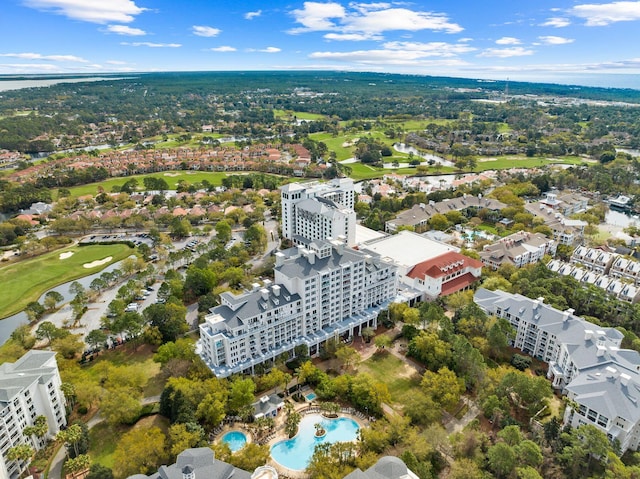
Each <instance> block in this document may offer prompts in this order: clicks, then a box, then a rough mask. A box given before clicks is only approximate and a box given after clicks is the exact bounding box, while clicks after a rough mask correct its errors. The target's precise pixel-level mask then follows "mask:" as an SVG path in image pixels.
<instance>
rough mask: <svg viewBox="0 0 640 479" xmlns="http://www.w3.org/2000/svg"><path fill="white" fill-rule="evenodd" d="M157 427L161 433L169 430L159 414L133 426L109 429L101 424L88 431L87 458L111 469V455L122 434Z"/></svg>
mask: <svg viewBox="0 0 640 479" xmlns="http://www.w3.org/2000/svg"><path fill="white" fill-rule="evenodd" d="M153 426H155V427H158V428H159V429H160V430H161V431H162V432H163V433H165V434H166V433H167V430H168V429H169V420H168V419H167V418H165V417H163V416H160V415H159V414H155V415H153V416H149V417H145V418H143V419H141V420H140V421H138V422H137V423H136V424H135V425H133V426H116V427H111V426H109V425H108V424H107V423H106V422H101V423H99V424H97V425H96V426H95V427H93V428H91V430H90V431H89V451H88V453H89V456H91V462H93V463H95V462H97V463H98V464H101V465H103V466H105V467H108V468H113V453H114V452H115V451H116V447H117V446H118V441H119V440H120V438H121V437H122V436H123V434H125V433H127V432H129V431H130V430H132V429H134V428H139V427H145V428H150V427H153Z"/></svg>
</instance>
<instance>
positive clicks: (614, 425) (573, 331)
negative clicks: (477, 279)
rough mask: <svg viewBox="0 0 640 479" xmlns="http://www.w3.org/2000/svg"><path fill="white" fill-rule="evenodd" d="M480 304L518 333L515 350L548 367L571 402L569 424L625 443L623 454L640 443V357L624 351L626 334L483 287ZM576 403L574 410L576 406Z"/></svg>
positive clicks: (477, 299)
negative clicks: (623, 340) (540, 361)
mask: <svg viewBox="0 0 640 479" xmlns="http://www.w3.org/2000/svg"><path fill="white" fill-rule="evenodd" d="M474 300H475V302H476V303H477V304H478V305H479V306H480V307H481V308H482V309H483V310H485V311H486V312H487V313H488V314H492V315H495V316H498V317H501V318H506V319H507V320H508V321H509V322H510V323H511V325H512V326H513V327H514V328H515V329H516V331H517V334H516V338H515V340H514V344H513V345H514V346H515V347H516V348H518V349H520V350H521V351H523V352H525V353H527V354H529V355H531V356H535V357H537V358H539V359H541V360H543V361H545V362H546V363H548V364H549V371H548V373H547V377H548V378H549V379H550V380H551V381H552V385H553V387H554V388H556V389H559V390H562V391H563V393H564V394H566V395H567V397H568V398H569V399H571V402H569V403H568V407H567V408H566V410H565V416H564V422H565V424H569V425H571V427H578V426H580V425H582V424H591V425H593V426H595V427H597V428H598V429H600V430H601V431H604V432H605V434H607V437H608V438H609V440H610V441H614V440H617V441H619V443H620V451H621V452H622V453H624V452H625V451H626V450H627V449H631V450H634V451H635V450H637V449H638V446H639V445H640V405H639V403H638V401H639V400H640V354H639V353H638V352H637V351H633V350H630V349H621V348H620V345H621V343H622V339H623V335H622V333H621V332H620V331H618V330H616V329H614V328H605V327H602V326H598V325H597V324H593V323H590V322H588V321H585V320H584V319H582V318H580V317H577V316H574V315H573V311H572V310H567V311H559V310H557V309H555V308H553V307H551V306H549V305H547V304H545V303H544V302H543V300H542V298H539V299H537V300H533V299H530V298H527V297H525V296H522V295H519V294H511V293H506V292H504V291H489V290H487V289H484V288H481V289H479V290H478V291H477V292H476V295H475V297H474ZM572 404H575V406H572Z"/></svg>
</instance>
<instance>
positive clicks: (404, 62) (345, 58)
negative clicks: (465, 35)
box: [309, 41, 476, 69]
mask: <svg viewBox="0 0 640 479" xmlns="http://www.w3.org/2000/svg"><path fill="white" fill-rule="evenodd" d="M475 50H476V49H475V48H474V47H472V46H470V45H468V44H465V43H446V42H428V43H422V42H399V41H393V42H387V43H384V44H383V45H382V48H379V49H371V50H355V51H349V52H330V51H325V52H314V53H312V54H311V55H309V58H312V59H316V60H326V61H334V62H336V61H337V62H344V63H352V64H354V65H360V66H361V67H366V68H367V69H371V68H374V69H380V67H384V66H392V67H402V68H407V67H408V68H413V67H418V68H423V67H436V66H440V67H456V66H460V65H466V64H467V63H466V62H465V61H463V60H461V59H459V58H456V57H457V56H458V55H460V54H463V53H469V52H471V51H475Z"/></svg>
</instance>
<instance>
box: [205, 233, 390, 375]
mask: <svg viewBox="0 0 640 479" xmlns="http://www.w3.org/2000/svg"><path fill="white" fill-rule="evenodd" d="M274 279H275V284H271V283H270V282H269V281H265V283H264V284H263V285H257V284H256V285H255V286H254V288H253V290H252V291H250V292H247V293H244V294H240V295H234V294H232V293H229V292H226V293H223V294H221V295H220V302H221V304H220V306H217V307H215V308H213V309H212V312H211V314H209V315H207V316H206V318H205V322H204V323H203V324H201V325H200V343H199V348H198V351H199V354H200V356H201V357H202V359H203V360H204V361H205V362H206V364H207V365H208V366H209V367H210V368H211V370H212V371H213V372H214V374H215V375H216V376H218V377H227V376H230V375H231V374H234V373H253V372H254V367H255V366H256V365H258V364H262V363H268V362H269V361H272V360H274V359H275V358H276V357H277V356H279V355H281V354H283V353H287V354H288V356H289V357H293V355H294V354H295V352H294V348H295V347H296V346H301V345H305V346H307V347H308V348H309V354H310V355H314V354H317V353H318V352H319V349H320V346H321V344H322V343H323V342H325V341H326V340H328V339H331V338H345V339H346V338H350V337H353V336H354V335H359V334H361V332H362V329H363V328H365V327H373V328H375V327H377V317H378V314H379V313H380V311H382V310H383V309H386V308H387V306H388V305H389V303H390V302H391V301H392V300H393V298H394V297H395V295H396V280H397V277H396V267H395V266H394V265H392V264H391V263H389V262H386V261H383V260H382V259H381V258H380V257H379V256H378V255H372V254H365V253H363V252H360V251H356V250H353V249H350V248H348V247H346V246H345V245H344V243H343V242H341V241H335V240H334V241H324V240H317V241H310V242H308V243H307V245H306V246H305V247H303V246H297V247H294V248H291V249H288V250H285V251H282V252H278V253H276V267H275V278H274Z"/></svg>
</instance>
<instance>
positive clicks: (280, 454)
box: [271, 414, 360, 471]
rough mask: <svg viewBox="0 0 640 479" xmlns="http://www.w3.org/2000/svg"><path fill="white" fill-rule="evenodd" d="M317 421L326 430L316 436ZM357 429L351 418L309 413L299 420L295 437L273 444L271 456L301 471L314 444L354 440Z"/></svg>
mask: <svg viewBox="0 0 640 479" xmlns="http://www.w3.org/2000/svg"><path fill="white" fill-rule="evenodd" d="M317 423H320V424H322V427H323V428H324V429H325V430H326V432H327V434H326V435H324V436H323V437H316V429H315V427H314V424H317ZM359 429H360V426H358V423H357V422H355V421H354V420H353V419H349V418H346V417H340V418H337V419H326V418H324V417H323V416H322V415H320V414H310V415H308V416H305V417H303V418H302V421H300V425H299V426H298V434H297V435H296V436H295V437H293V438H291V439H288V440H286V441H280V442H277V443H276V444H274V445H273V447H272V448H271V457H272V458H273V460H274V461H276V462H277V463H279V464H281V465H282V466H284V467H286V468H288V469H293V470H296V471H302V470H304V469H305V468H306V467H307V465H308V464H309V460H310V459H311V456H312V455H313V449H314V448H315V445H316V444H322V443H325V442H328V443H334V442H350V441H355V440H356V438H357V437H358V430H359Z"/></svg>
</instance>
